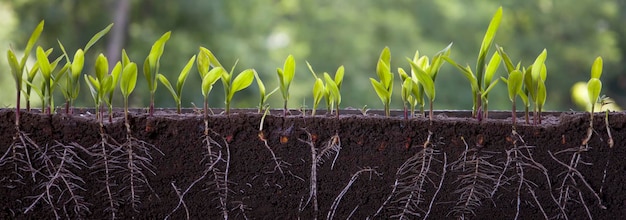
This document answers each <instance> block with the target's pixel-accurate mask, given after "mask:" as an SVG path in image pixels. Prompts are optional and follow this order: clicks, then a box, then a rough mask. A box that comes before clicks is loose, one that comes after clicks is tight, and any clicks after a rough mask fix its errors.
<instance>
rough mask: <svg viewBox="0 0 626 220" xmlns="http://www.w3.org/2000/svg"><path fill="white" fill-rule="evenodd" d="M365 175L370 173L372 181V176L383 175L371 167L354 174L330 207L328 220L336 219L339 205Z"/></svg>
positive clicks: (327, 215)
mask: <svg viewBox="0 0 626 220" xmlns="http://www.w3.org/2000/svg"><path fill="white" fill-rule="evenodd" d="M363 173H369V174H370V179H372V174H375V175H377V176H381V175H382V173H379V172H377V171H376V170H375V169H374V168H370V167H366V168H362V169H360V170H359V171H357V172H356V173H354V174H352V177H350V181H348V183H347V184H346V186H345V187H343V189H342V190H341V192H339V195H337V197H335V200H334V201H333V204H332V205H331V206H330V210H329V211H328V214H326V219H328V220H330V219H333V218H334V217H335V212H336V211H337V207H339V203H341V199H342V198H343V196H344V195H345V194H346V193H347V192H348V190H349V189H350V187H352V184H354V182H356V180H357V179H358V178H359V176H360V175H361V174H363ZM357 208H358V206H357ZM354 211H356V208H355V209H353V210H352V212H351V213H354Z"/></svg>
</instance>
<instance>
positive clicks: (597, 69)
mask: <svg viewBox="0 0 626 220" xmlns="http://www.w3.org/2000/svg"><path fill="white" fill-rule="evenodd" d="M600 76H602V57H597V58H596V60H595V61H593V65H591V78H595V79H600Z"/></svg>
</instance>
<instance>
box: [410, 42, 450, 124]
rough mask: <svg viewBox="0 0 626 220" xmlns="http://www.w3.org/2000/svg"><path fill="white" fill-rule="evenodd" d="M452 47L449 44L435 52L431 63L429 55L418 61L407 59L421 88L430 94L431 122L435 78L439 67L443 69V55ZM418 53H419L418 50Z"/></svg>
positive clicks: (447, 53)
mask: <svg viewBox="0 0 626 220" xmlns="http://www.w3.org/2000/svg"><path fill="white" fill-rule="evenodd" d="M451 47H452V44H449V45H448V46H447V47H446V48H444V49H443V50H441V51H439V52H438V53H437V54H435V56H433V60H432V62H431V63H429V61H428V57H427V56H422V57H420V58H419V59H418V60H417V63H416V62H413V60H411V59H409V58H407V61H408V62H409V64H410V65H411V71H412V72H414V73H415V74H414V75H415V77H417V82H418V83H419V84H420V85H421V88H422V89H423V90H424V93H425V94H426V96H428V99H429V103H430V108H429V114H428V115H429V119H430V121H431V122H432V120H433V103H434V102H435V79H436V78H437V74H438V73H439V69H441V66H442V65H443V57H447V56H449V55H450V48H451ZM416 55H419V53H417V52H416ZM407 80H408V78H407ZM411 81H413V80H411ZM411 90H412V86H411Z"/></svg>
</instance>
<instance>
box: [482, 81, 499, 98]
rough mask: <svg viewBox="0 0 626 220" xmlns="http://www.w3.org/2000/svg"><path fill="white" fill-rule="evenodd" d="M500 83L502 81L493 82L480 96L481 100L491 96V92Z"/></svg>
mask: <svg viewBox="0 0 626 220" xmlns="http://www.w3.org/2000/svg"><path fill="white" fill-rule="evenodd" d="M498 81H500V80H499V79H496V80H494V81H493V82H491V84H489V86H488V87H487V88H486V89H485V91H483V93H482V94H481V95H480V96H481V98H486V97H487V96H488V95H489V92H490V91H491V90H492V89H493V87H494V86H496V84H498Z"/></svg>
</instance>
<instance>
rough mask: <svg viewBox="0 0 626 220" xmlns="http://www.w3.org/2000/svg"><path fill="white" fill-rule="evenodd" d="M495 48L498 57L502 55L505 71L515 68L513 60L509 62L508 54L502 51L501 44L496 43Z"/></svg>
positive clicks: (508, 71)
mask: <svg viewBox="0 0 626 220" xmlns="http://www.w3.org/2000/svg"><path fill="white" fill-rule="evenodd" d="M496 50H497V51H498V54H500V57H502V62H503V63H504V66H505V67H506V71H507V73H509V74H510V73H512V72H513V70H515V69H516V68H515V66H513V62H511V58H510V57H509V55H508V54H507V53H506V52H504V48H502V47H501V46H498V45H496Z"/></svg>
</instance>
